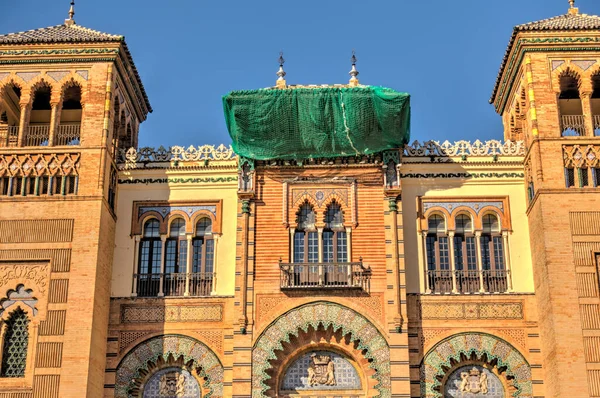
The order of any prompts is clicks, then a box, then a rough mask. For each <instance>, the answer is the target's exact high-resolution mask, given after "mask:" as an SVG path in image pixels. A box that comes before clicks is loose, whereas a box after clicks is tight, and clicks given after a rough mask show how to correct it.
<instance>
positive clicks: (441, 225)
mask: <svg viewBox="0 0 600 398" xmlns="http://www.w3.org/2000/svg"><path fill="white" fill-rule="evenodd" d="M427 226H428V228H427V238H426V250H427V273H428V276H429V280H430V283H429V286H430V289H431V291H432V292H434V293H438V292H439V293H442V292H449V291H452V271H451V269H450V248H449V242H448V235H447V234H446V220H445V219H444V217H442V216H441V215H439V214H434V215H432V216H430V217H429V219H428V220H427Z"/></svg>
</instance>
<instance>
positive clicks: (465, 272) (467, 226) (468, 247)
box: [454, 214, 479, 292]
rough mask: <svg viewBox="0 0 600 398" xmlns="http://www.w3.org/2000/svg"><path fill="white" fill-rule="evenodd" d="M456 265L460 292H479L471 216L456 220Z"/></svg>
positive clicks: (475, 247) (461, 216) (460, 216)
mask: <svg viewBox="0 0 600 398" xmlns="http://www.w3.org/2000/svg"><path fill="white" fill-rule="evenodd" d="M454 224H455V232H454V264H455V273H456V285H457V286H456V287H457V290H458V291H459V292H477V291H479V272H478V271H477V244H476V242H475V235H474V233H473V221H472V219H471V216H470V215H466V214H460V215H458V216H457V217H456V218H455V220H454Z"/></svg>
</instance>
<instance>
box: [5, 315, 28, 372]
mask: <svg viewBox="0 0 600 398" xmlns="http://www.w3.org/2000/svg"><path fill="white" fill-rule="evenodd" d="M28 326H29V319H28V318H27V314H25V312H24V311H23V310H22V309H20V308H18V309H16V310H15V311H13V312H12V313H11V314H10V316H9V317H8V319H7V320H6V332H5V334H4V345H3V349H2V371H1V373H0V375H1V376H2V377H24V376H25V364H26V361H27V344H28V341H29V330H28Z"/></svg>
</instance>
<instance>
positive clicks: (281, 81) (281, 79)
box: [277, 51, 287, 88]
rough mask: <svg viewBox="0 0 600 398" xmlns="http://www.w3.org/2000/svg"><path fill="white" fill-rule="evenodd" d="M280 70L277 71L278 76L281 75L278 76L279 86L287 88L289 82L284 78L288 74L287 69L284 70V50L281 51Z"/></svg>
mask: <svg viewBox="0 0 600 398" xmlns="http://www.w3.org/2000/svg"><path fill="white" fill-rule="evenodd" d="M278 61H279V70H278V71H277V76H279V78H277V87H278V88H285V87H286V86H287V83H286V81H285V79H284V76H285V75H286V73H285V71H284V70H283V64H284V63H285V59H283V51H280V52H279V60H278Z"/></svg>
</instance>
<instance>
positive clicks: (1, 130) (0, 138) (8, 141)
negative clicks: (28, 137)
mask: <svg viewBox="0 0 600 398" xmlns="http://www.w3.org/2000/svg"><path fill="white" fill-rule="evenodd" d="M18 143H19V126H0V147H13V146H17V145H18Z"/></svg>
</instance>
